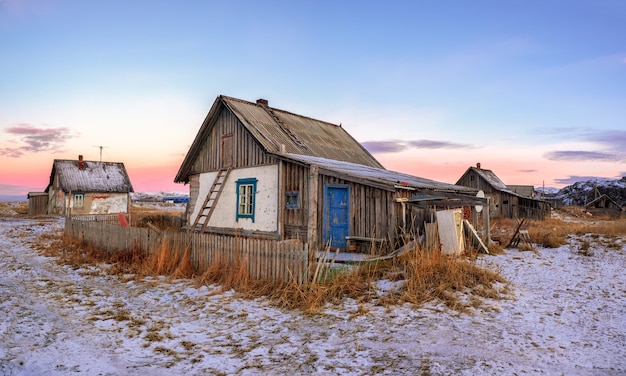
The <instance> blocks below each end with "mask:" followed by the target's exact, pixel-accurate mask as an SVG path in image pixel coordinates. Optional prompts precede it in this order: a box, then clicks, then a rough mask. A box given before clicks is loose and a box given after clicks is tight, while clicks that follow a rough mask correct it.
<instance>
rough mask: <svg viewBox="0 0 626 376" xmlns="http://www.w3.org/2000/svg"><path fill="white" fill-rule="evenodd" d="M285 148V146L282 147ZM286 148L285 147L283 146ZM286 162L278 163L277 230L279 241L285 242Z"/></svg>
mask: <svg viewBox="0 0 626 376" xmlns="http://www.w3.org/2000/svg"><path fill="white" fill-rule="evenodd" d="M281 146H283V145H281ZM283 147H284V146H283ZM284 175H285V161H282V160H279V161H278V200H277V202H278V208H276V222H277V226H276V230H277V232H278V240H283V239H284V236H285V224H284V222H283V221H284V219H283V217H284V214H283V213H284V212H285V196H286V194H287V192H286V187H285V176H284Z"/></svg>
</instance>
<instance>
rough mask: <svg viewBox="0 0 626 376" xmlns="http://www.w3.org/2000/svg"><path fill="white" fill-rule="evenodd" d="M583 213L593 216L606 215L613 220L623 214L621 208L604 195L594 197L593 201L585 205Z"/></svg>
mask: <svg viewBox="0 0 626 376" xmlns="http://www.w3.org/2000/svg"><path fill="white" fill-rule="evenodd" d="M596 191H597V188H596ZM585 211H586V212H588V213H591V214H593V215H608V216H610V217H614V218H617V217H620V216H621V215H623V213H624V210H623V209H622V207H621V206H620V205H619V204H618V203H617V202H615V200H613V199H612V198H610V197H609V196H607V195H606V194H602V195H596V198H595V199H594V200H593V201H591V202H589V203H587V204H586V205H585Z"/></svg>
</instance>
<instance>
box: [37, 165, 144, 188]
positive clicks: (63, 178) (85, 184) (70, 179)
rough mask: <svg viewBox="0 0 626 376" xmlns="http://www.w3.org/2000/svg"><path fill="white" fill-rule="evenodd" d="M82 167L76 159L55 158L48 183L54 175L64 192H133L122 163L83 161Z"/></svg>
mask: <svg viewBox="0 0 626 376" xmlns="http://www.w3.org/2000/svg"><path fill="white" fill-rule="evenodd" d="M83 163H84V168H83V169H81V168H79V165H78V164H79V162H78V160H67V159H55V160H54V163H53V164H52V172H51V174H50V184H49V185H48V188H46V192H47V191H48V190H49V189H50V187H51V186H52V185H53V183H54V177H55V175H58V177H59V186H60V188H61V190H63V191H64V192H111V193H129V192H133V186H132V185H131V183H130V178H129V177H128V173H127V172H126V168H125V167H124V164H123V163H118V162H96V161H83Z"/></svg>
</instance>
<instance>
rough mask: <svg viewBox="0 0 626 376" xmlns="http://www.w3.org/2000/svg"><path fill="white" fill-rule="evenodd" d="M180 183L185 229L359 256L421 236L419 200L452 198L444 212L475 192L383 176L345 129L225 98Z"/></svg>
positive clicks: (220, 99) (212, 113)
mask: <svg viewBox="0 0 626 376" xmlns="http://www.w3.org/2000/svg"><path fill="white" fill-rule="evenodd" d="M174 181H175V182H177V183H189V184H190V195H189V196H190V201H189V204H188V210H187V227H188V228H189V229H192V230H195V231H206V232H215V233H222V234H232V235H234V236H249V237H265V238H273V239H277V240H285V239H300V240H302V241H305V242H308V244H309V248H310V249H318V248H319V247H321V246H323V245H330V246H331V247H333V248H339V249H350V250H356V251H367V249H369V248H370V247H375V246H376V247H379V246H382V245H383V244H386V246H387V247H389V248H390V249H395V247H397V246H398V245H402V244H403V239H402V238H403V236H406V235H407V234H410V233H418V232H420V228H423V226H424V222H425V220H427V219H428V220H429V221H430V219H429V218H431V217H432V216H430V217H429V216H428V213H427V212H426V211H425V210H424V208H426V207H428V206H429V205H426V204H424V202H423V201H422V202H421V203H419V204H416V203H413V202H410V200H409V199H411V198H413V197H415V196H416V195H418V194H422V195H427V194H432V193H433V192H441V193H447V194H448V195H449V196H448V199H447V201H446V202H447V204H443V205H442V206H441V207H443V206H450V205H451V206H459V205H456V204H454V203H452V201H453V200H454V198H450V197H451V196H454V197H457V196H462V197H469V198H470V200H471V199H473V198H474V197H473V196H474V195H475V193H476V191H475V190H474V189H472V188H467V187H463V186H457V185H453V184H446V183H440V182H435V181H432V180H428V179H423V178H418V177H415V176H411V175H407V174H402V173H398V172H393V171H388V170H385V169H384V168H383V167H382V165H381V164H380V163H379V162H378V161H377V160H376V159H375V158H374V157H373V156H372V155H371V154H370V153H369V152H368V151H367V150H365V148H364V147H363V146H362V145H361V144H359V143H358V142H357V141H356V140H355V139H354V138H352V137H351V136H350V135H349V134H348V133H347V132H346V131H345V130H344V129H343V128H342V127H341V126H339V125H335V124H331V123H328V122H324V121H320V120H315V119H312V118H309V117H305V116H301V115H296V114H293V113H290V112H287V111H283V110H279V109H276V108H272V107H270V106H269V105H268V102H267V101H266V100H262V99H260V100H258V101H257V102H256V103H253V102H247V101H243V100H240V99H236V98H231V97H226V96H219V97H218V98H217V99H216V100H215V102H214V104H213V106H212V107H211V110H210V111H209V113H208V115H207V116H206V118H205V120H204V122H203V123H202V126H201V127H200V130H199V131H198V134H197V135H196V138H195V140H194V142H193V144H192V145H191V148H190V150H189V151H188V153H187V155H186V157H185V159H184V161H183V163H182V165H181V167H180V169H179V171H178V173H177V175H176V178H175V180H174ZM430 197H431V199H433V200H436V199H441V197H440V196H432V195H431V196H430ZM475 202H476V201H472V205H473V204H474V203H475ZM412 203H413V204H412ZM432 205H434V204H431V205H430V207H433V206H432Z"/></svg>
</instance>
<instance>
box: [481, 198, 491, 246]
mask: <svg viewBox="0 0 626 376" xmlns="http://www.w3.org/2000/svg"><path fill="white" fill-rule="evenodd" d="M489 199H490V198H489V197H487V205H486V206H485V207H483V236H484V237H485V238H484V239H483V243H485V246H486V247H489V241H490V239H491V235H490V234H489Z"/></svg>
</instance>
